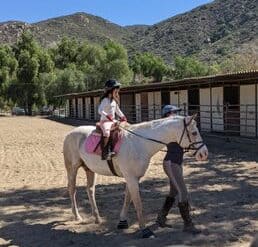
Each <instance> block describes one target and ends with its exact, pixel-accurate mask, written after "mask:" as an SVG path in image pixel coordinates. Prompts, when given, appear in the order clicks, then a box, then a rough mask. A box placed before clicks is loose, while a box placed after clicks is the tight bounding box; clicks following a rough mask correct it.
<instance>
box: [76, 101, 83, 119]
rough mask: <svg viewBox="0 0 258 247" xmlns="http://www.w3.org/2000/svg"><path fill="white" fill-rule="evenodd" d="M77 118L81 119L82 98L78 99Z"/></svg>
mask: <svg viewBox="0 0 258 247" xmlns="http://www.w3.org/2000/svg"><path fill="white" fill-rule="evenodd" d="M77 107H78V118H83V107H82V98H79V99H78V106H77Z"/></svg>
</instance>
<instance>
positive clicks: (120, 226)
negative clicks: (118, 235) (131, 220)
mask: <svg viewBox="0 0 258 247" xmlns="http://www.w3.org/2000/svg"><path fill="white" fill-rule="evenodd" d="M117 229H128V222H127V220H120V221H119V223H118V225H117Z"/></svg>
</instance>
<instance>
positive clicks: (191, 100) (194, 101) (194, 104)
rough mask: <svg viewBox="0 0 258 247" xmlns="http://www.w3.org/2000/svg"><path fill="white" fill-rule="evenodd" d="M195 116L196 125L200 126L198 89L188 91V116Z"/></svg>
mask: <svg viewBox="0 0 258 247" xmlns="http://www.w3.org/2000/svg"><path fill="white" fill-rule="evenodd" d="M193 114H197V119H196V121H197V124H198V126H200V90H199V88H195V89H189V90H188V115H193Z"/></svg>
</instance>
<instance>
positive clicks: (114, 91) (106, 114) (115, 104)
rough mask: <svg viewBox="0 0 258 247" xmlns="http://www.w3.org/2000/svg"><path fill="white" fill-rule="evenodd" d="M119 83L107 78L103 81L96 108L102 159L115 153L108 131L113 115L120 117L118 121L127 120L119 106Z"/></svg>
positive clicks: (108, 158) (107, 158)
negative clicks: (100, 95)
mask: <svg viewBox="0 0 258 247" xmlns="http://www.w3.org/2000/svg"><path fill="white" fill-rule="evenodd" d="M120 85H121V84H120V83H119V82H118V81H116V80H112V79H111V80H108V81H106V83H105V92H104V94H103V96H102V97H101V102H100V105H99V108H98V113H99V114H100V116H101V117H100V127H101V129H102V133H103V138H102V141H101V149H102V160H110V159H111V158H112V156H113V155H114V154H115V153H114V152H113V151H112V150H111V145H110V140H109V139H110V131H111V128H112V126H113V124H114V123H115V122H116V120H115V116H116V115H117V116H118V117H119V118H120V121H121V122H122V121H127V119H126V117H125V115H124V114H123V112H122V111H121V110H120V108H119V89H120Z"/></svg>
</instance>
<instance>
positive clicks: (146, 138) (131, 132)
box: [119, 126, 168, 146]
mask: <svg viewBox="0 0 258 247" xmlns="http://www.w3.org/2000/svg"><path fill="white" fill-rule="evenodd" d="M119 128H121V129H123V130H125V131H127V132H129V133H130V134H133V135H135V136H138V137H140V138H142V139H145V140H148V141H152V142H156V143H159V144H162V145H166V146H167V145H168V144H167V143H165V142H162V141H159V140H156V139H152V138H148V137H145V136H142V135H140V134H137V133H135V132H133V131H131V130H128V129H126V128H124V127H122V126H119Z"/></svg>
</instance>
